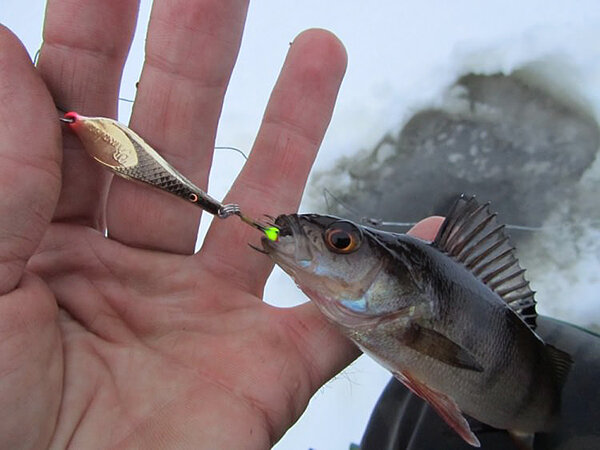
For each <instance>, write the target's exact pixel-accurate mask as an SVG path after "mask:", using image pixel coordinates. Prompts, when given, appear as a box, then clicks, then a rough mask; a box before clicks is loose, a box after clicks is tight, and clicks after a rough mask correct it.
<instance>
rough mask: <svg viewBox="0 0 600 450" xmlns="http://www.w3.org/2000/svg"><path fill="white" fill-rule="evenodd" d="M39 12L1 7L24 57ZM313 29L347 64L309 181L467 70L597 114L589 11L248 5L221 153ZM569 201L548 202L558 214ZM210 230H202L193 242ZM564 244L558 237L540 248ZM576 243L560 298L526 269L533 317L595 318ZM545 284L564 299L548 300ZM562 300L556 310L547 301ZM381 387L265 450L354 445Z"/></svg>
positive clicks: (126, 93)
mask: <svg viewBox="0 0 600 450" xmlns="http://www.w3.org/2000/svg"><path fill="white" fill-rule="evenodd" d="M141 3H142V13H141V15H140V19H139V25H138V35H137V37H136V40H135V42H134V44H133V47H132V52H131V57H130V60H129V62H128V65H127V67H126V72H125V76H124V78H123V84H122V89H121V95H122V96H123V97H126V98H133V96H134V94H135V83H136V81H137V79H138V77H139V74H140V70H141V65H142V61H143V44H144V29H145V28H146V23H147V17H148V15H149V9H150V5H149V1H148V0H142V2H141ZM43 12H44V5H43V2H42V1H41V0H36V1H35V2H22V1H20V0H3V2H2V5H1V6H0V22H2V23H3V24H4V25H6V26H8V27H9V28H11V29H12V30H13V31H14V32H16V33H17V34H18V35H19V36H20V37H21V39H22V40H23V41H24V43H25V44H26V46H27V48H28V50H29V52H30V53H31V54H32V55H33V54H34V53H35V51H36V50H37V48H38V47H39V46H40V43H41V32H40V30H41V23H42V20H43ZM311 27H322V28H327V29H329V30H331V31H333V32H334V33H336V34H337V35H338V36H339V37H340V38H341V39H342V41H343V42H344V43H345V45H346V47H347V50H348V55H349V66H348V71H347V75H346V79H345V81H344V84H343V86H342V90H341V92H340V95H339V102H338V105H337V107H336V110H335V114H334V117H333V120H332V122H331V126H330V129H329V131H328V134H327V136H326V139H325V141H324V143H323V147H322V150H321V153H320V155H319V157H318V160H317V164H316V168H317V169H326V168H328V167H331V166H332V165H333V163H334V161H335V160H336V158H338V157H339V156H341V155H350V154H352V153H353V152H355V151H357V150H359V149H362V148H371V147H372V146H373V145H374V144H375V143H376V142H377V141H378V140H379V139H380V138H381V136H382V135H383V134H385V133H386V132H387V131H389V130H397V129H399V126H400V124H402V123H403V121H405V120H406V119H407V118H408V117H409V116H410V115H411V114H412V113H413V112H415V111H416V110H418V109H419V108H421V107H422V106H431V105H435V104H437V103H438V102H439V101H441V100H440V94H441V93H442V92H443V90H444V88H446V87H447V86H448V85H449V84H450V83H452V82H453V81H454V80H455V79H456V78H457V76H459V75H460V74H462V73H465V72H467V71H475V72H481V73H494V72H498V71H502V72H510V71H511V70H512V69H514V68H516V67H519V66H521V65H523V64H526V63H530V62H535V63H536V64H537V67H540V68H541V72H542V75H543V76H544V78H546V79H547V80H548V81H547V82H548V83H550V84H552V83H553V80H560V83H561V84H563V85H566V86H568V87H569V88H568V89H564V90H563V91H562V95H563V96H565V97H569V98H570V99H572V100H573V101H576V102H578V103H579V104H584V105H585V107H586V109H588V111H590V112H591V114H592V115H594V116H595V117H598V113H599V112H600V43H599V39H598V30H599V29H600V4H599V3H598V2H597V1H596V0H588V1H579V2H572V1H553V2H548V1H544V0H522V1H507V0H504V1H498V0H491V1H487V2H480V1H477V0H471V1H460V0H455V1H452V2H445V1H441V0H438V1H425V2H424V1H417V0H406V1H397V0H387V1H380V2H376V3H369V2H364V1H358V0H346V1H343V2H342V1H337V2H324V1H322V0H305V1H302V2H295V1H291V0H287V1H285V0H280V1H257V2H254V3H252V4H251V6H250V12H249V17H248V22H247V25H246V33H245V37H244V40H243V43H242V49H241V52H240V57H239V60H238V64H237V66H236V69H235V72H234V74H233V78H232V80H231V85H230V88H229V91H228V93H227V98H226V102H225V105H224V109H223V116H222V120H221V123H220V128H219V134H218V138H217V145H229V146H236V147H238V148H241V149H243V150H246V151H247V150H248V149H250V147H251V144H252V140H253V138H254V136H255V134H256V130H257V129H258V125H259V122H260V119H261V116H262V113H263V110H264V107H265V105H266V102H267V99H268V96H269V93H270V89H271V88H272V86H273V84H274V82H275V79H276V77H277V74H278V71H279V68H280V66H281V63H282V61H283V59H284V56H285V53H286V51H287V49H288V43H289V42H290V41H291V40H292V39H293V38H294V36H295V35H296V34H298V33H299V32H300V31H302V30H304V29H306V28H311ZM120 106H121V109H120V119H121V120H122V121H127V118H128V116H129V113H130V105H129V104H128V103H125V102H122V103H121V105H120ZM242 164H243V158H241V156H240V155H238V154H236V153H234V152H227V151H217V155H216V157H215V164H214V168H213V172H212V177H211V181H210V186H209V191H210V192H211V193H212V195H214V196H216V197H217V198H220V197H222V196H223V195H224V194H225V192H226V191H227V189H228V187H229V186H230V184H231V182H232V180H233V179H234V178H235V176H236V174H237V171H238V170H239V169H240V168H241V166H242ZM597 165H598V161H596V167H595V168H594V170H593V171H590V172H589V173H587V174H586V177H587V181H588V183H589V184H590V186H593V185H596V186H597V185H598V184H597V183H598V182H600V179H599V178H600V175H599V173H600V171H599V170H598V169H599V168H598V167H597ZM598 191H599V192H600V189H598ZM591 198H593V195H592V197H591ZM595 198H598V196H596V197H595ZM587 199H588V200H587V201H588V202H589V203H588V204H586V207H589V208H594V207H597V201H596V202H594V201H590V200H589V199H590V197H589V196H588V197H587ZM565 201H566V199H557V209H558V208H559V207H561V206H564V204H565ZM309 206H310V205H307V206H306V207H309ZM206 216H207V215H205V217H206ZM593 216H596V217H597V216H598V214H597V213H595V214H594V215H593ZM206 227H207V223H203V224H202V227H201V229H202V231H204V230H206ZM567 237H568V235H565V234H562V233H558V232H557V233H556V234H554V235H550V236H545V237H544V238H543V239H545V240H548V239H555V240H560V239H566V238H567ZM540 239H542V237H540ZM585 239H588V240H589V245H583V241H582V242H581V243H579V244H578V245H577V249H576V250H577V252H572V253H570V254H568V255H567V256H568V259H567V262H566V263H563V264H570V265H571V272H572V273H573V274H578V275H579V276H578V277H577V279H576V280H575V279H571V280H568V279H567V280H566V281H564V282H561V283H560V285H559V286H557V284H556V280H555V278H556V277H554V276H553V273H552V272H548V271H545V272H544V271H542V270H538V271H536V269H535V268H529V269H530V273H531V274H532V276H531V277H530V278H532V279H533V281H534V287H535V288H536V289H537V290H538V291H539V295H538V300H539V301H540V304H541V308H540V309H541V310H542V311H545V312H547V313H550V314H552V315H555V316H559V317H561V318H563V319H565V320H569V321H575V322H577V323H582V324H584V325H585V324H586V323H588V322H589V319H590V318H594V317H595V318H600V304H598V303H595V302H590V301H587V302H586V301H585V299H586V298H590V296H589V295H588V294H589V292H590V286H592V287H595V289H596V290H597V288H598V286H599V283H600V281H599V276H598V268H599V266H600V252H599V250H598V249H599V247H598V245H597V242H598V240H599V239H598V236H596V235H593V234H589V235H586V237H585ZM546 284H547V285H548V286H552V290H555V289H558V290H559V292H560V294H561V295H558V296H557V295H554V296H551V295H544V292H543V290H544V289H543V286H544V285H546ZM553 293H554V294H556V291H554V292H553ZM549 294H550V293H549ZM559 298H560V299H565V302H563V303H560V302H557V300H556V299H559ZM592 298H593V297H592ZM265 300H266V301H268V302H271V303H274V304H277V305H281V306H290V305H294V304H298V303H301V302H304V301H305V297H304V296H303V295H302V294H301V293H299V292H298V291H297V289H296V288H295V287H294V286H293V284H292V283H291V281H290V280H289V279H288V278H287V276H285V275H284V274H283V273H282V272H280V271H275V272H274V274H273V275H272V277H271V278H270V280H269V283H268V287H267V290H266V295H265ZM566 300H568V303H567V302H566ZM544 302H547V303H545V305H544ZM598 320H600V319H598ZM388 378H389V375H388V374H387V372H385V371H384V370H383V369H381V368H379V367H378V366H376V365H375V364H374V363H373V362H371V361H370V360H369V359H367V358H365V357H362V358H360V359H359V360H358V361H357V362H356V363H355V364H353V365H352V366H351V367H350V368H349V369H347V370H346V371H345V372H343V373H342V374H341V375H339V376H337V377H336V378H335V379H334V380H333V381H332V382H330V383H328V384H327V385H326V386H325V387H324V388H322V389H321V390H320V391H319V392H318V393H317V394H316V395H315V397H314V398H313V400H312V401H311V403H310V405H309V407H308V409H307V411H306V413H305V414H304V416H303V417H302V418H301V419H300V420H299V422H298V423H297V424H296V425H295V426H294V427H293V428H292V429H291V430H290V431H289V432H288V433H287V434H286V435H285V436H284V438H283V439H282V440H281V441H280V442H279V443H278V444H277V445H276V447H275V448H276V449H277V450H296V449H308V448H314V449H318V450H337V449H340V450H341V449H347V448H348V446H349V444H350V442H359V441H360V438H361V435H362V433H363V430H364V426H365V424H366V422H367V419H368V417H369V414H370V411H371V409H372V407H373V405H374V403H375V401H376V400H377V397H378V395H379V393H380V392H381V390H382V388H383V386H384V385H385V383H386V382H387V380H388Z"/></svg>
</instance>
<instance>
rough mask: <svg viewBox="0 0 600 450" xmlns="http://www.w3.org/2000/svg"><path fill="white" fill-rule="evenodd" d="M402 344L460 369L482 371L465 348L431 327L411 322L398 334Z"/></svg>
mask: <svg viewBox="0 0 600 450" xmlns="http://www.w3.org/2000/svg"><path fill="white" fill-rule="evenodd" d="M398 339H399V340H400V341H401V342H402V345H405V346H407V347H410V348H412V349H413V350H416V351H418V352H419V353H422V354H424V355H427V356H429V357H431V358H434V359H437V360H438V361H441V362H443V363H445V364H449V365H451V366H455V367H460V368H461V369H468V370H474V371H476V372H483V367H482V366H481V364H479V363H478V362H477V361H476V360H475V357H474V356H473V355H472V354H471V353H470V352H469V351H468V350H466V349H464V348H463V347H461V346H460V345H458V344H457V343H456V342H454V341H452V340H450V339H449V338H447V337H446V336H444V335H443V334H441V333H438V332H437V331H435V330H432V329H431V328H426V327H424V326H421V325H419V324H418V323H412V324H411V325H410V326H409V327H408V328H405V329H403V330H402V334H401V335H399V336H398Z"/></svg>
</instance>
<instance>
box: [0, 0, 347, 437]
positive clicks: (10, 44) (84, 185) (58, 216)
mask: <svg viewBox="0 0 600 450" xmlns="http://www.w3.org/2000/svg"><path fill="white" fill-rule="evenodd" d="M245 13H246V4H245V3H244V2H240V1H223V0H172V1H166V0H162V1H161V0H158V1H156V2H155V5H154V10H153V13H152V18H151V22H150V25H149V32H148V36H147V48H146V62H145V65H144V70H143V73H142V77H141V80H140V84H139V88H138V94H137V98H136V103H135V107H134V111H133V115H132V119H131V127H132V128H133V129H134V130H135V131H137V132H138V133H139V134H140V135H142V136H144V138H145V139H146V140H147V141H148V142H149V143H151V144H152V145H153V146H154V147H155V148H157V149H159V150H160V151H161V153H162V154H163V155H164V156H165V158H166V159H167V160H169V161H170V162H171V163H173V164H174V165H175V166H176V167H178V168H179V169H180V170H181V171H182V172H183V173H184V174H185V175H186V176H188V177H189V178H190V179H192V180H193V181H195V182H196V183H197V184H198V185H200V186H202V185H204V186H205V185H206V181H207V176H208V170H209V167H210V164H211V158H212V148H213V143H214V138H215V133H216V128H217V123H218V119H219V114H220V110H221V106H222V101H223V96H224V94H225V90H226V86H227V83H228V80H229V76H230V73H231V70H232V67H233V64H234V61H235V58H236V55H237V51H238V48H239V44H240V39H241V34H242V29H243V23H244V18H245ZM136 14H137V0H110V1H102V2H98V1H96V0H83V1H82V0H55V1H50V2H49V5H48V9H47V18H46V24H45V30H44V41H45V42H44V45H43V48H42V51H41V54H40V58H39V63H38V67H37V69H35V68H34V67H33V66H32V65H31V62H30V61H29V59H28V56H27V54H26V52H25V50H24V49H23V48H22V46H21V45H20V43H19V42H18V40H17V39H16V38H15V37H14V36H13V35H12V34H11V33H10V32H9V31H8V30H6V29H1V30H0V186H1V192H2V198H1V199H0V290H1V291H0V293H1V294H4V295H3V296H2V297H1V298H0V404H1V405H2V408H1V410H0V447H1V448H32V447H33V448H44V447H50V448H64V447H71V448H108V447H123V448H132V447H133V448H135V447H139V448H160V447H177V448H186V447H189V448H203V447H206V448H264V447H268V446H269V445H271V444H272V443H273V442H274V441H276V440H277V439H278V438H279V437H280V436H281V435H282V434H283V432H285V430H286V429H287V428H288V427H289V426H290V425H291V424H292V423H293V421H294V420H295V419H296V418H297V417H298V416H299V414H300V413H301V412H302V410H303V409H304V408H305V406H306V404H307V402H308V399H309V398H310V396H311V395H312V394H313V393H314V391H315V390H316V389H317V388H318V387H319V386H320V385H321V384H322V383H323V382H324V381H326V380H327V379H328V378H329V377H331V376H332V375H333V374H335V373H336V371H338V370H339V369H341V368H342V367H343V366H344V365H345V364H346V363H347V362H348V361H350V360H351V358H352V357H353V356H355V351H354V350H353V349H352V347H351V346H350V345H349V344H348V343H346V341H345V340H344V339H343V338H341V337H340V336H338V334H337V333H336V332H335V331H334V330H333V329H332V328H331V327H330V326H329V325H328V324H327V323H326V322H324V321H323V320H322V319H321V317H320V316H319V315H318V313H317V312H316V311H315V310H314V308H312V306H311V305H305V306H301V307H298V308H293V309H290V310H279V309H276V308H273V307H270V306H268V305H266V304H264V303H263V302H262V301H261V296H262V290H263V287H264V283H265V280H266V277H267V276H268V274H269V272H270V270H271V263H270V261H269V260H268V258H266V257H264V256H263V255H259V254H258V253H256V252H254V251H253V250H251V249H250V248H248V247H247V246H246V243H247V242H252V241H256V239H257V237H258V236H257V233H256V232H255V231H253V230H252V229H250V228H249V227H246V226H244V225H243V224H241V223H240V222H239V221H238V220H237V219H235V218H232V219H228V220H226V221H220V222H219V224H218V225H219V226H218V227H214V228H213V229H211V230H210V231H209V234H208V236H207V239H206V242H205V244H204V246H203V248H202V249H201V251H200V252H199V253H198V254H195V255H194V254H193V250H194V243H195V239H196V233H197V227H198V221H199V213H198V211H197V210H196V209H194V208H193V207H191V206H189V205H188V204H185V203H184V202H180V201H179V200H177V199H174V198H171V197H168V196H166V195H163V194H162V193H159V192H154V191H152V190H149V189H147V188H145V187H140V186H137V185H131V184H130V183H127V182H124V181H122V180H120V179H113V180H111V179H110V177H109V175H108V174H107V173H106V172H104V171H102V170H101V169H99V168H98V167H97V166H96V165H95V163H94V162H92V161H91V160H89V158H88V157H87V156H86V155H85V154H84V152H83V151H82V150H81V148H80V147H79V145H78V142H77V140H76V138H75V137H74V136H72V135H70V134H69V133H68V132H65V134H64V136H62V137H61V130H60V126H59V122H58V120H57V112H56V109H55V106H54V103H56V104H57V105H59V106H60V107H61V108H63V109H71V110H76V111H78V112H80V113H82V114H86V115H101V116H112V117H114V116H115V113H116V102H117V94H118V90H119V82H120V77H121V71H122V66H123V63H124V61H125V58H126V56H127V52H128V48H129V45H130V41H131V38H132V33H133V29H134V25H135V20H136ZM344 69H345V52H344V50H343V47H342V46H341V44H340V43H339V42H338V41H337V39H335V38H334V37H333V36H332V35H330V34H329V33H326V32H323V31H317V30H313V31H309V32H306V33H304V34H302V35H300V36H299V37H298V38H297V39H296V40H295V41H294V43H293V45H292V46H291V48H290V52H289V55H288V57H287V59H286V62H285V65H284V68H283V70H282V73H281V76H280V78H279V80H278V82H277V85H276V87H275V89H274V91H273V95H272V97H271V99H270V102H269V106H268V108H267V111H266V113H265V116H264V119H263V123H262V126H261V129H260V131H259V134H258V137H257V140H256V143H255V146H254V149H253V151H252V156H251V158H250V160H249V161H248V163H247V164H246V166H245V168H244V170H243V172H242V174H241V175H240V177H239V178H238V180H237V181H236V183H235V185H234V187H233V189H232V191H231V192H230V194H229V199H230V200H232V201H236V202H238V203H240V204H241V205H243V207H244V210H245V211H246V212H247V213H249V214H255V215H260V214H263V213H269V214H278V213H282V212H290V211H292V210H294V209H295V208H296V207H297V205H298V202H299V199H300V196H301V193H302V190H303V186H304V183H305V180H306V176H307V174H308V171H309V170H310V167H311V165H312V162H313V159H314V156H315V154H316V151H317V148H318V146H319V144H320V141H321V139H322V137H323V134H324V132H325V129H326V126H327V124H328V122H329V119H330V116H331V112H332V109H333V104H334V101H335V97H336V94H337V89H338V87H339V84H340V82H341V78H342V76H343V72H344ZM105 230H108V236H109V237H108V238H107V237H105Z"/></svg>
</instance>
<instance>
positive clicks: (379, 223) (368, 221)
mask: <svg viewBox="0 0 600 450" xmlns="http://www.w3.org/2000/svg"><path fill="white" fill-rule="evenodd" d="M327 196H330V197H331V198H332V199H333V200H334V201H335V202H336V203H337V204H338V205H340V206H341V207H342V208H344V209H345V210H347V211H349V212H350V213H352V214H354V215H355V216H360V213H359V212H358V211H357V210H356V209H354V208H352V207H350V206H349V205H348V204H347V203H345V202H344V201H342V200H341V199H340V198H339V197H337V196H335V195H334V194H333V193H332V192H331V191H330V190H329V189H327V188H323V198H324V199H325V206H326V208H327V209H328V210H329V209H331V205H330V204H329V201H328V199H327ZM360 221H361V223H362V224H364V225H369V226H372V227H374V228H378V227H413V226H415V225H416V224H417V223H418V222H390V221H386V220H383V219H378V218H376V217H367V216H362V217H361V219H360ZM505 228H506V229H509V230H518V231H532V232H533V231H544V230H546V229H547V228H548V227H530V226H526V225H510V224H507V225H505Z"/></svg>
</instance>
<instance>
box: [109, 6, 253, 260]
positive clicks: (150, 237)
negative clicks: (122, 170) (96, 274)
mask: <svg viewBox="0 0 600 450" xmlns="http://www.w3.org/2000/svg"><path fill="white" fill-rule="evenodd" d="M246 11H247V2H246V1H240V0H227V1H224V0H157V1H155V2H154V6H153V9H152V14H151V18H150V25H149V27H148V36H147V41H146V61H145V63H144V69H143V72H142V76H141V80H140V83H139V88H138V93H137V97H136V102H135V106H134V109H133V114H132V118H131V123H130V126H131V128H133V129H134V130H135V131H136V132H137V133H138V134H140V135H141V136H143V137H144V139H145V140H146V141H147V142H148V143H149V144H150V145H152V146H153V147H154V148H155V149H157V150H158V151H159V152H160V153H161V155H162V156H164V157H165V159H166V160H168V161H169V162H170V163H171V164H173V166H175V167H176V168H177V169H178V170H179V171H180V172H182V173H183V174H184V175H185V176H186V177H187V178H189V179H190V180H191V181H192V182H194V183H195V184H197V185H198V186H200V187H206V184H207V179H208V171H209V168H210V165H211V161H212V153H213V145H214V140H215V134H216V130H217V123H218V120H219V115H220V112H221V107H222V104H223V97H224V95H225V90H226V88H227V84H228V82H229V78H230V75H231V71H232V69H233V65H234V63H235V59H236V57H237V54H238V50H239V46H240V41H241V37H242V31H243V27H244V20H245V16H246ZM199 219H200V211H199V210H197V209H194V208H192V207H190V205H188V204H186V203H184V202H179V201H177V200H174V199H173V198H171V197H170V196H166V195H164V194H163V193H160V192H157V191H154V190H151V189H147V188H146V187H143V186H138V185H136V184H132V183H129V182H127V181H124V180H121V179H118V178H115V179H114V180H113V184H112V186H111V189H110V193H109V200H108V205H107V220H108V229H109V235H110V237H111V238H113V239H116V240H118V241H120V242H123V243H126V244H129V245H133V246H136V247H143V248H152V249H160V250H164V251H170V252H175V253H183V254H185V253H188V254H189V253H193V251H194V245H195V242H196V236H197V232H198V223H199Z"/></svg>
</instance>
